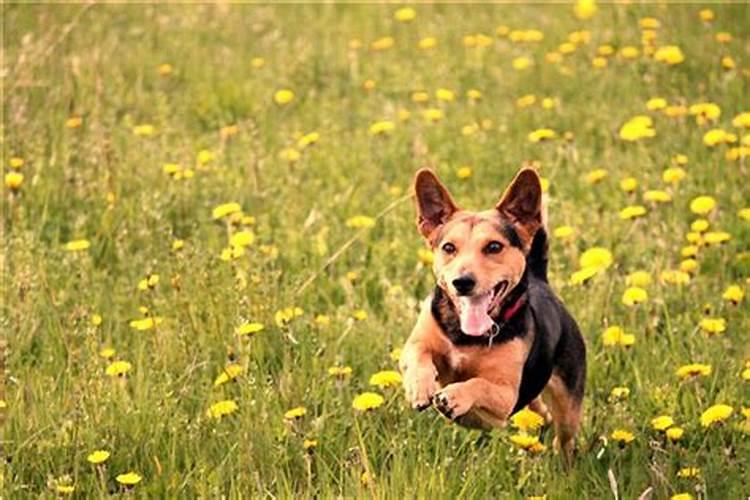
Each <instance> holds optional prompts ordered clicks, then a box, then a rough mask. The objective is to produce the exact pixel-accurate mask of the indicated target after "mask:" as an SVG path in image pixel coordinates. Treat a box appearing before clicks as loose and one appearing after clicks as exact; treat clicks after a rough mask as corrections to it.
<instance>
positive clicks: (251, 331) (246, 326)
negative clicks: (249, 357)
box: [235, 323, 265, 337]
mask: <svg viewBox="0 0 750 500" xmlns="http://www.w3.org/2000/svg"><path fill="white" fill-rule="evenodd" d="M264 328H265V326H263V324H262V323H243V324H241V325H240V326H238V327H237V328H236V329H235V333H236V334H237V335H240V336H248V337H249V336H252V335H255V334H256V333H258V332H260V331H262V330H263V329H264Z"/></svg>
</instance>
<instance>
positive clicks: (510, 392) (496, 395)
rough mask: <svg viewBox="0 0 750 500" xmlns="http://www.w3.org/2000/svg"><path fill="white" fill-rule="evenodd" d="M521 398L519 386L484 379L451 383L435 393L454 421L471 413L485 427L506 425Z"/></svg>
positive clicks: (439, 405) (440, 407)
mask: <svg viewBox="0 0 750 500" xmlns="http://www.w3.org/2000/svg"><path fill="white" fill-rule="evenodd" d="M517 400H518V387H516V386H514V385H512V384H495V383H493V382H490V381H489V380H487V379H483V378H478V377H477V378H471V379H469V380H467V381H465V382H456V383H454V384H449V385H447V386H445V387H444V388H443V389H441V390H440V391H439V392H438V393H437V394H436V395H435V408H437V409H438V411H440V413H442V414H443V415H445V416H446V417H448V418H450V419H451V420H455V419H459V418H460V417H463V416H464V415H467V414H468V413H469V412H471V413H472V414H473V415H472V416H471V417H472V418H471V419H470V420H472V421H478V422H477V423H481V425H480V426H481V427H504V426H505V424H506V421H507V419H508V417H509V416H510V412H511V411H513V407H514V406H515V404H516V401H517Z"/></svg>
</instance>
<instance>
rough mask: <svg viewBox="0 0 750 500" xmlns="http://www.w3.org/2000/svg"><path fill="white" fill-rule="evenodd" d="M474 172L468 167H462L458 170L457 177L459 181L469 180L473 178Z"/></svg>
mask: <svg viewBox="0 0 750 500" xmlns="http://www.w3.org/2000/svg"><path fill="white" fill-rule="evenodd" d="M471 174H472V170H471V167H470V166H468V165H462V166H460V167H458V168H457V169H456V177H458V178H459V179H468V178H469V177H471Z"/></svg>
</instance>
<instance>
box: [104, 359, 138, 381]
mask: <svg viewBox="0 0 750 500" xmlns="http://www.w3.org/2000/svg"><path fill="white" fill-rule="evenodd" d="M132 368H133V365H131V364H130V363H128V362H127V361H115V362H114V363H112V364H111V365H109V366H108V367H107V369H106V371H105V373H106V374H107V375H109V376H110V377H122V376H123V375H125V374H126V373H128V372H129V371H130V370H131V369H132Z"/></svg>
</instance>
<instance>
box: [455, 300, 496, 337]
mask: <svg viewBox="0 0 750 500" xmlns="http://www.w3.org/2000/svg"><path fill="white" fill-rule="evenodd" d="M491 298H492V297H491V294H489V293H486V294H484V295H482V296H480V297H459V298H458V300H459V313H458V314H459V318H460V319H461V331H463V332H464V333H465V334H466V335H472V336H474V337H478V336H480V335H483V334H484V333H485V332H487V330H489V329H490V328H492V325H493V321H492V318H490V315H489V314H487V308H488V307H489V305H490V300H491Z"/></svg>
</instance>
